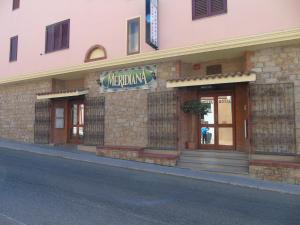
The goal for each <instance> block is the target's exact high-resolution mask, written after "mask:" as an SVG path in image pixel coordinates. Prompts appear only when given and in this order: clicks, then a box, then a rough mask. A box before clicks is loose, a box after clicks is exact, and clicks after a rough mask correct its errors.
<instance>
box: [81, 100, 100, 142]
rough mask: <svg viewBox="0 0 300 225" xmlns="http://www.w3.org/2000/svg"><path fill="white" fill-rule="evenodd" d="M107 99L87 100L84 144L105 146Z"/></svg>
mask: <svg viewBox="0 0 300 225" xmlns="http://www.w3.org/2000/svg"><path fill="white" fill-rule="evenodd" d="M104 123H105V97H103V96H101V97H89V98H86V99H85V111H84V131H85V134H84V144H85V145H104Z"/></svg>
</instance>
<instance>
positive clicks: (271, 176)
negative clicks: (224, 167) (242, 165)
mask: <svg viewBox="0 0 300 225" xmlns="http://www.w3.org/2000/svg"><path fill="white" fill-rule="evenodd" d="M249 172H250V175H251V177H253V178H258V179H262V180H271V181H278V182H284V183H290V184H300V168H290V167H284V166H267V165H250V167H249Z"/></svg>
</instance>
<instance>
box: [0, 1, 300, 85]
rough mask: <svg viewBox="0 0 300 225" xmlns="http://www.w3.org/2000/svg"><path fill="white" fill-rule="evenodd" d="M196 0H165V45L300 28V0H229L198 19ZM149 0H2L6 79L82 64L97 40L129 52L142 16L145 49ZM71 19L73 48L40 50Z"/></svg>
mask: <svg viewBox="0 0 300 225" xmlns="http://www.w3.org/2000/svg"><path fill="white" fill-rule="evenodd" d="M191 2H192V1H191V0H160V5H159V7H160V9H159V10H160V11H159V13H160V24H159V30H160V49H167V48H174V47H181V46H188V45H191V44H198V43H205V42H212V41H216V40H224V39H228V38H234V37H240V36H247V35H253V34H259V33H268V32H273V31H279V30H285V29H290V28H296V27H300V16H299V9H300V1H299V0H275V1H274V0H228V13H227V14H223V15H219V16H214V17H208V18H204V19H199V20H195V21H192V15H191V14H192V12H191ZM58 6H59V7H58ZM144 14H145V0H110V1H106V0H75V1H74V0H47V1H46V0H44V1H41V0H21V6H20V8H19V9H17V10H15V11H12V0H1V1H0V27H1V28H2V29H1V32H0V49H1V50H0V51H1V54H0V68H1V69H0V79H5V78H8V77H13V76H18V75H20V74H28V73H32V72H39V71H45V70H51V69H56V68H61V67H65V66H71V65H78V64H82V63H83V60H84V56H85V53H86V51H87V49H89V48H90V47H91V46H92V45H94V44H101V45H103V46H104V47H105V48H106V50H107V53H108V59H113V58H120V57H125V56H126V19H128V18H134V17H138V16H140V17H141V25H142V27H141V31H142V33H141V44H142V46H141V51H142V52H147V51H153V50H152V49H151V48H150V47H149V46H148V45H147V44H145V41H144V40H145V36H144V32H145V23H144V20H145V18H144ZM65 19H71V28H70V29H71V35H70V48H69V49H67V50H62V51H57V52H53V53H50V54H44V55H42V56H41V55H40V54H41V53H44V49H45V27H46V26H47V25H50V24H53V23H56V22H59V21H62V20H65ZM15 35H18V36H19V49H18V61H17V62H13V63H9V62H8V58H9V39H10V37H12V36H15Z"/></svg>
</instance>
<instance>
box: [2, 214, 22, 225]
mask: <svg viewBox="0 0 300 225" xmlns="http://www.w3.org/2000/svg"><path fill="white" fill-rule="evenodd" d="M0 216H3V217H5V218H6V219H8V220H10V221H13V222H15V223H17V224H18V225H26V224H25V223H22V222H20V221H18V220H16V219H14V218H11V217H10V216H7V215H5V214H3V213H0Z"/></svg>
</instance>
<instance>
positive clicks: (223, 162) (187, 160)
mask: <svg viewBox="0 0 300 225" xmlns="http://www.w3.org/2000/svg"><path fill="white" fill-rule="evenodd" d="M180 162H183V163H195V164H211V165H218V164H220V165H231V166H248V165H249V161H248V160H246V159H224V158H199V157H187V156H181V157H180Z"/></svg>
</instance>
